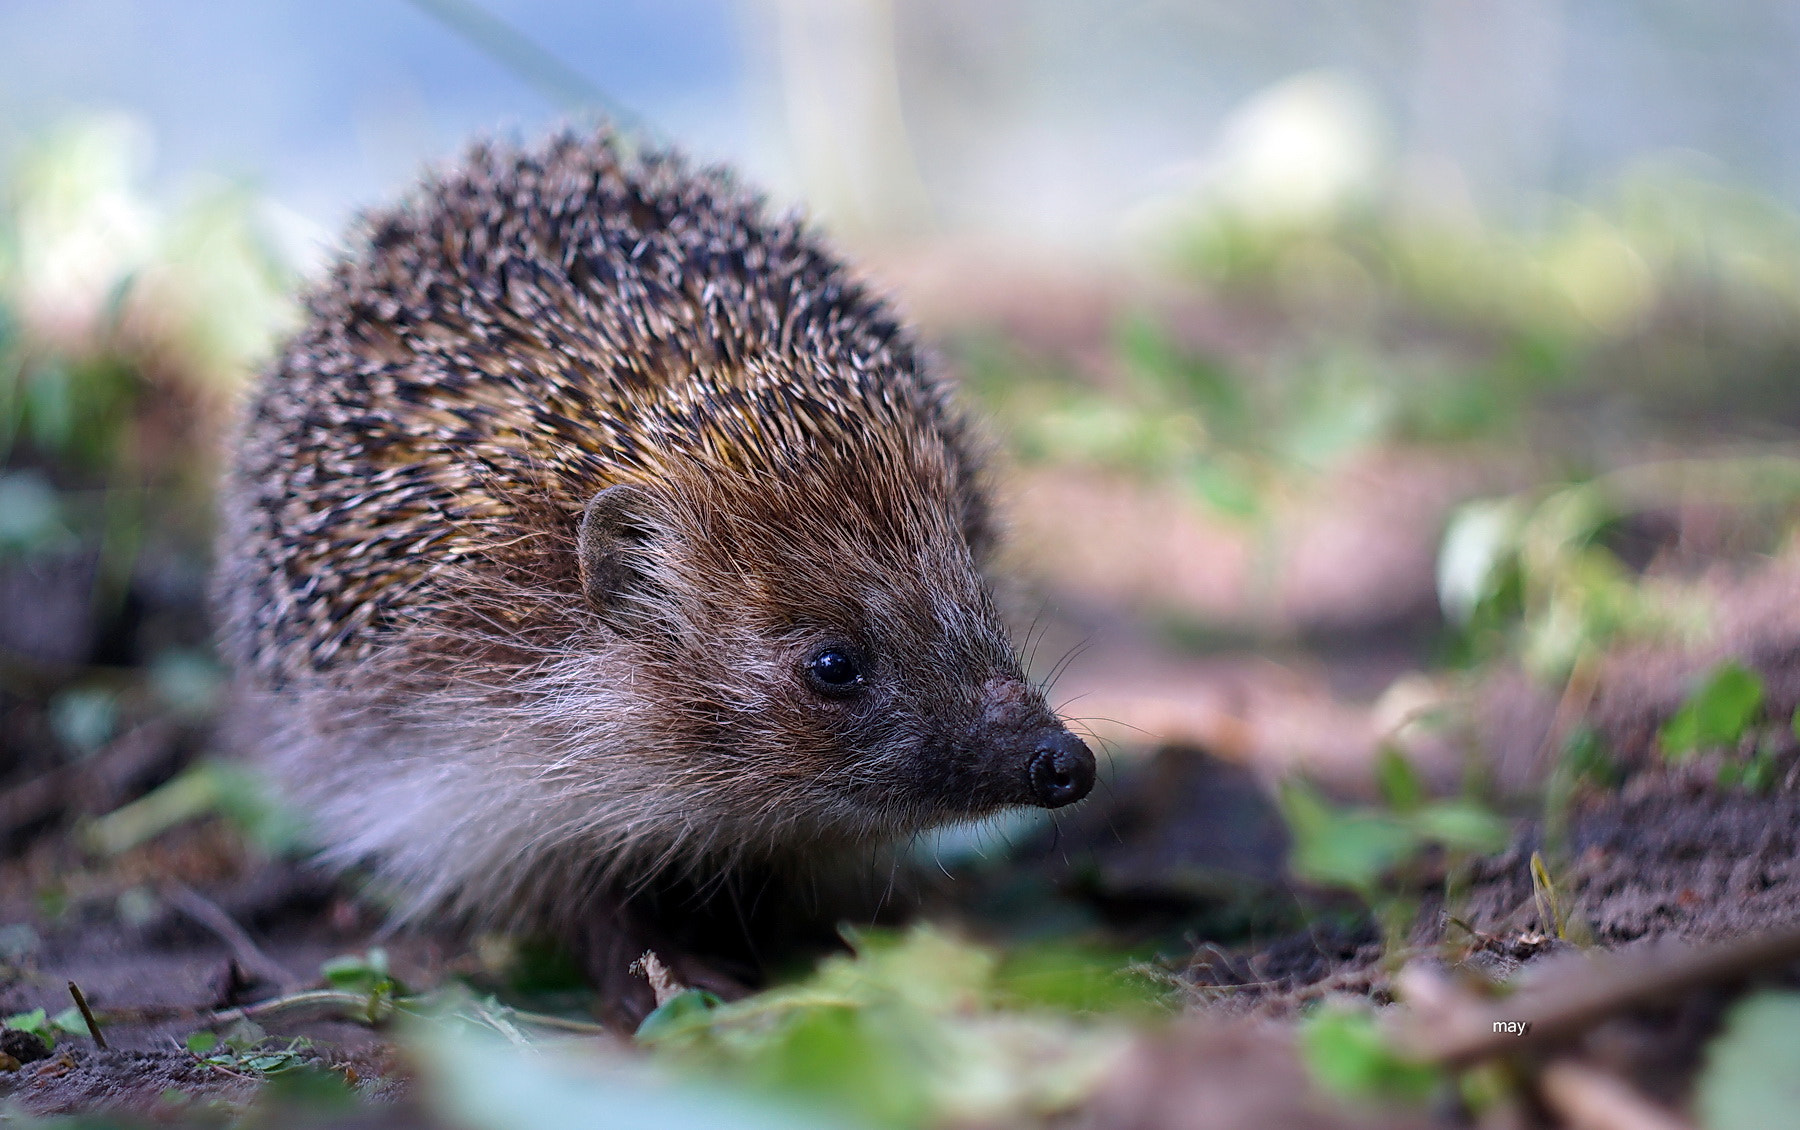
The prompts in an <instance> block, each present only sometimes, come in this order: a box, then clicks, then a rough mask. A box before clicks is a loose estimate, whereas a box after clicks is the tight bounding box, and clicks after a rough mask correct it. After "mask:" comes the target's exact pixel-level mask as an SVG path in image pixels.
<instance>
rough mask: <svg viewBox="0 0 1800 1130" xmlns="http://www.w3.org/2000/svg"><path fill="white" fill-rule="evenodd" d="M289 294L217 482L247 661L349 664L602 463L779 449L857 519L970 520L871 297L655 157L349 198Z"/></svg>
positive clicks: (714, 463) (975, 506)
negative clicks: (331, 259) (387, 202)
mask: <svg viewBox="0 0 1800 1130" xmlns="http://www.w3.org/2000/svg"><path fill="white" fill-rule="evenodd" d="M308 309H309V318H308V320H307V324H306V326H305V328H304V329H303V330H302V331H301V333H300V334H299V335H298V336H296V337H295V338H294V339H293V340H292V341H291V342H290V343H289V344H288V346H287V348H286V349H285V351H284V352H283V354H282V356H281V358H280V360H279V362H278V364H277V365H276V366H275V368H274V370H273V371H272V372H271V373H270V374H269V375H268V376H267V377H266V378H265V379H264V380H263V381H262V382H261V384H260V386H259V387H258V389H257V390H256V391H255V393H254V395H253V397H252V400H251V402H250V403H249V405H248V406H247V412H246V415H245V416H244V418H243V422H242V425H241V429H240V432H239V436H238V440H237V448H236V452H235V457H234V459H233V468H232V471H231V474H230V476H229V479H228V482H227V484H226V500H225V508H224V522H223V529H222V534H221V539H222V541H221V550H222V553H221V557H222V561H221V569H220V573H219V580H218V586H217V591H218V598H219V605H220V611H221V614H222V619H223V622H224V629H225V630H224V633H223V635H224V643H225V647H226V650H227V652H228V653H229V654H228V658H230V659H231V660H232V661H233V662H234V663H235V664H236V665H237V666H238V667H239V668H240V670H245V671H255V672H257V673H258V675H259V676H260V677H261V678H262V679H263V680H264V681H267V682H270V683H280V682H282V681H283V680H285V679H287V678H289V677H291V676H293V675H296V674H299V673H302V672H306V671H319V670H327V669H342V668H343V667H344V666H346V665H349V664H354V662H355V661H356V660H358V659H359V658H361V657H363V656H366V655H368V654H370V653H371V652H372V650H374V649H376V648H378V647H380V646H382V645H383V643H384V642H385V641H386V639H387V638H388V637H389V636H391V635H392V634H393V629H395V628H396V626H399V625H404V624H405V623H406V622H407V621H408V620H409V619H411V618H416V617H419V616H422V615H429V614H430V612H431V609H432V607H433V604H434V602H435V601H438V600H440V599H441V597H442V594H441V592H440V589H441V587H442V582H443V579H444V578H446V577H449V576H452V575H455V576H459V577H462V578H464V580H465V581H466V579H467V578H468V577H470V576H474V577H476V578H477V579H479V578H480V576H481V575H482V572H483V571H484V570H489V571H491V570H494V569H499V568H504V567H506V565H505V563H506V561H508V560H509V554H510V555H511V557H510V559H514V560H517V561H519V562H524V561H526V560H527V559H528V558H530V556H531V554H532V553H533V552H536V553H537V554H538V556H539V558H540V559H541V558H542V556H543V554H544V552H545V549H544V547H545V546H546V545H548V546H550V547H551V548H552V549H555V550H557V551H559V552H560V551H561V550H563V549H565V548H566V547H567V545H568V544H570V539H572V534H573V526H574V523H575V520H576V518H577V517H578V515H579V514H580V512H581V509H582V507H583V505H584V504H585V502H586V500H587V499H588V498H589V497H591V496H592V494H593V493H594V492H595V491H597V490H599V489H601V488H602V487H604V486H606V485H609V484H611V483H615V482H620V481H627V480H634V481H650V482H657V481H664V480H667V479H669V478H671V477H679V476H684V475H685V476H692V475H694V474H696V473H699V474H719V475H724V476H728V477H731V478H734V479H736V480H739V481H749V482H753V481H755V480H756V479H757V478H758V477H759V476H761V475H787V476H791V475H792V474H793V473H794V471H795V467H796V459H797V457H798V456H800V454H801V453H802V452H803V451H804V452H810V453H811V455H810V456H809V458H811V459H813V460H815V461H819V462H820V466H819V468H818V473H819V474H821V475H831V474H836V475H839V476H840V477H844V476H845V474H846V472H848V471H851V470H854V471H855V474H854V475H853V476H850V477H853V478H855V479H857V480H859V481H861V486H860V487H857V486H856V484H854V483H852V482H850V481H849V477H846V478H845V481H844V486H845V489H846V490H850V489H852V488H853V487H855V488H856V489H858V490H859V491H860V494H861V495H862V496H864V497H859V498H858V499H855V500H851V499H849V498H846V500H845V501H846V503H847V504H849V503H852V502H853V501H854V503H855V504H857V505H860V506H862V508H863V510H864V511H865V512H867V513H868V514H869V515H870V516H871V517H872V518H875V519H880V518H881V514H882V508H883V507H884V506H886V507H888V508H889V509H894V508H896V507H897V508H899V510H905V509H909V508H916V507H918V506H920V505H924V506H927V507H938V508H940V509H942V508H944V507H950V508H953V509H954V510H955V511H956V518H957V520H958V521H960V523H961V525H962V527H963V530H964V533H965V534H966V535H967V536H968V537H969V539H970V542H971V544H972V545H974V546H975V548H976V549H977V551H978V552H979V550H980V548H981V543H983V542H984V541H985V540H986V536H987V533H986V523H987V514H986V509H985V506H984V503H983V495H982V492H981V490H980V489H979V485H978V483H977V481H976V480H977V474H978V462H979V461H978V460H977V459H976V458H975V456H974V454H973V453H972V451H971V441H970V440H969V438H968V436H967V434H966V432H965V430H964V428H963V427H962V425H961V423H960V422H959V421H958V419H957V417H956V416H955V414H954V412H953V410H952V409H951V407H950V406H949V404H948V401H947V398H946V393H945V390H944V389H943V387H942V386H941V385H940V384H939V383H938V382H937V381H936V380H934V379H933V378H932V377H931V376H930V375H929V374H928V373H926V372H925V371H924V370H923V368H922V366H921V361H920V358H919V356H918V354H917V351H916V349H915V346H914V344H913V342H912V341H911V339H910V338H909V336H908V335H907V333H906V332H905V331H904V330H903V329H902V328H901V326H900V325H899V324H898V322H897V321H896V319H895V318H894V316H893V315H892V314H891V313H890V311H889V310H888V309H887V307H886V306H885V305H884V303H883V302H881V301H880V300H879V299H878V298H876V297H874V296H873V295H871V294H870V293H869V292H867V291H866V290H865V289H864V288H863V287H862V286H860V285H859V284H858V283H856V282H855V281H853V280H852V279H851V278H850V277H849V275H848V274H847V272H846V270H845V268H844V267H843V265H842V264H841V263H840V262H839V261H838V260H837V259H836V258H835V257H833V255H832V254H831V253H830V252H829V251H828V250H827V249H826V248H825V247H824V246H823V245H822V243H821V242H820V241H819V239H818V238H817V237H816V236H814V235H813V234H812V233H811V232H809V231H808V230H807V229H806V228H805V227H804V226H803V225H802V224H801V223H799V222H798V221H796V220H794V219H774V218H770V217H769V216H767V215H766V213H765V210H764V207H763V204H762V202H761V201H760V200H759V199H757V198H755V197H753V196H750V195H746V194H744V193H742V192H740V191H739V190H737V189H736V188H735V187H734V186H733V185H732V184H731V183H730V181H729V179H728V177H727V176H726V175H725V174H724V173H723V172H720V171H703V172H695V171H692V170H690V169H689V168H688V167H686V165H685V164H684V163H683V162H682V161H681V160H679V159H678V158H676V157H675V156H673V155H671V154H666V153H656V154H649V155H646V156H643V157H641V158H637V159H635V160H625V159H622V158H621V157H620V156H619V154H618V152H617V146H616V145H615V144H614V142H613V140H612V139H611V138H610V137H608V136H605V135H600V136H594V137H586V138H577V137H574V136H563V137H560V138H558V139H556V140H554V141H553V142H551V143H550V144H549V145H547V146H545V147H543V148H542V149H540V150H536V151H529V152H520V151H513V150H503V149H498V148H492V147H479V148H477V149H475V150H474V151H472V152H471V153H470V154H469V155H468V156H467V158H466V159H465V160H464V161H463V163H462V164H461V165H459V166H458V167H456V168H455V169H453V170H451V171H450V172H448V173H446V174H444V175H442V176H440V177H438V178H437V179H435V180H433V181H431V182H430V183H428V184H427V185H426V186H425V187H424V188H423V189H422V190H420V192H419V193H417V194H416V195H415V196H414V197H413V198H412V199H410V200H409V201H407V202H406V203H404V204H402V205H401V206H400V207H397V208H395V209H393V210H391V211H388V212H383V213H378V214H375V215H373V216H371V217H370V218H369V219H368V220H367V221H366V223H365V225H364V233H363V235H362V237H361V240H360V243H359V246H357V247H356V248H355V249H354V250H353V251H352V253H351V254H350V255H349V256H348V257H347V258H346V259H344V260H343V261H342V262H341V263H340V264H339V265H338V266H337V268H336V269H335V270H334V271H333V272H332V274H331V276H330V277H329V279H328V280H327V281H326V282H325V283H324V284H323V285H321V286H320V287H319V288H318V289H317V290H315V291H314V292H313V293H312V294H311V296H310V298H309V303H308ZM834 468H835V469H834ZM921 495H923V497H922V498H921V497H919V496H921ZM893 517H894V520H897V521H898V520H903V515H900V514H899V513H898V512H897V511H896V513H895V514H894V515H893ZM520 546H524V547H525V548H523V549H519V548H517V547H520ZM520 567H524V566H523V565H521V566H520ZM571 567H572V560H571Z"/></svg>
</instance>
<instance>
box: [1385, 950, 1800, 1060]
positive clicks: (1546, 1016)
mask: <svg viewBox="0 0 1800 1130" xmlns="http://www.w3.org/2000/svg"><path fill="white" fill-rule="evenodd" d="M1795 961H1800V924H1796V925H1791V926H1786V927H1783V928H1781V929H1778V930H1772V931H1769V932H1768V933H1764V934H1758V935H1755V936H1752V937H1748V938H1738V939H1734V940H1733V941H1730V942H1724V943H1721V944H1719V945H1714V946H1706V947H1702V948H1688V947H1680V948H1675V947H1665V948H1661V949H1657V950H1650V951H1639V952H1636V953H1623V954H1612V955H1609V956H1607V957H1605V958H1602V959H1599V960H1591V961H1589V962H1587V963H1585V964H1584V966H1583V968H1581V969H1579V970H1576V971H1570V972H1568V973H1563V974H1560V975H1556V976H1552V977H1549V978H1547V979H1546V981H1545V982H1544V983H1542V984H1537V985H1533V986H1531V987H1530V988H1527V989H1523V990H1521V991H1519V992H1518V993H1515V994H1513V995H1512V996H1510V997H1507V998H1505V999H1503V1000H1498V1001H1492V1002H1486V1001H1484V1002H1482V1004H1481V1005H1480V1006H1479V1007H1473V1008H1460V1007H1459V1008H1455V1009H1448V1010H1432V1011H1435V1012H1436V1015H1435V1016H1433V1017H1431V1018H1430V1019H1426V1018H1425V1017H1424V1016H1421V1017H1420V1018H1419V1019H1418V1021H1417V1022H1415V1023H1413V1024H1412V1025H1410V1026H1409V1029H1408V1030H1403V1031H1404V1034H1403V1037H1402V1038H1403V1040H1404V1042H1405V1044H1406V1045H1407V1047H1408V1048H1409V1049H1410V1050H1411V1053H1412V1054H1413V1055H1415V1056H1417V1057H1418V1058H1420V1059H1422V1060H1425V1061H1427V1062H1431V1063H1441V1064H1446V1065H1449V1066H1460V1065H1465V1064H1470V1063H1475V1062H1478V1061H1480V1060H1483V1059H1486V1058H1488V1057H1490V1056H1494V1055H1498V1054H1502V1053H1506V1052H1512V1051H1517V1050H1520V1049H1521V1048H1522V1047H1524V1046H1527V1045H1537V1044H1542V1043H1549V1042H1553V1041H1555V1040H1560V1039H1566V1038H1568V1037H1570V1036H1574V1035H1577V1034H1578V1033H1580V1032H1582V1031H1584V1030H1586V1029H1588V1028H1590V1027H1592V1026H1594V1025H1595V1024H1598V1023H1600V1022H1601V1021H1603V1020H1605V1019H1607V1018H1608V1017H1610V1016H1612V1015H1613V1014H1615V1013H1617V1012H1618V1011H1620V1010H1621V1009H1624V1008H1629V1007H1632V1006H1635V1005H1641V1004H1647V1003H1650V1002H1653V1001H1656V1000H1660V999H1663V998H1666V997H1670V996H1674V995H1676V994H1678V993H1681V992H1684V991H1686V990H1689V989H1694V988H1698V987H1700V986H1702V985H1709V984H1713V983H1715V982H1719V981H1728V980H1732V979H1734V978H1738V977H1745V976H1749V975H1751V974H1754V973H1759V972H1762V971H1764V970H1767V969H1771V968H1777V967H1780V966H1783V965H1788V964H1791V963H1793V962H1795ZM1519 1022H1526V1023H1528V1024H1529V1025H1530V1027H1529V1028H1528V1029H1527V1031H1526V1032H1525V1033H1524V1034H1523V1035H1517V1034H1514V1033H1516V1032H1517V1027H1516V1026H1517V1024H1518V1023H1519Z"/></svg>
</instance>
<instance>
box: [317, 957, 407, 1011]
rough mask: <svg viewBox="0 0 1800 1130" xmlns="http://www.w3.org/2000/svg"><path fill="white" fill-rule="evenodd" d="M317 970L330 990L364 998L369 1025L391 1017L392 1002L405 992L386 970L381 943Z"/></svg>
mask: <svg viewBox="0 0 1800 1130" xmlns="http://www.w3.org/2000/svg"><path fill="white" fill-rule="evenodd" d="M319 972H320V973H321V974H322V975H323V976H324V978H325V983H326V984H328V985H330V986H331V987H332V988H333V989H336V990H338V991H339V992H345V993H354V994H356V995H358V996H361V997H365V998H367V1001H368V1004H367V1006H366V1009H365V1011H366V1013H367V1017H366V1019H367V1021H368V1023H370V1024H377V1023H380V1022H381V1021H382V1020H384V1019H386V1018H387V1017H389V1016H391V1015H392V1014H393V1011H394V1006H395V1003H396V1002H397V1001H398V1000H399V998H401V997H404V996H406V995H407V993H406V987H405V986H404V985H402V984H401V983H400V981H399V980H398V979H397V978H396V977H395V976H394V975H393V974H392V973H391V972H390V971H389V970H388V956H387V951H386V950H384V949H382V948H381V947H380V946H375V947H372V948H371V949H370V950H369V951H368V952H367V953H364V954H345V955H343V956H340V957H334V958H332V959H331V960H330V961H327V962H325V963H324V964H323V965H321V966H320V967H319Z"/></svg>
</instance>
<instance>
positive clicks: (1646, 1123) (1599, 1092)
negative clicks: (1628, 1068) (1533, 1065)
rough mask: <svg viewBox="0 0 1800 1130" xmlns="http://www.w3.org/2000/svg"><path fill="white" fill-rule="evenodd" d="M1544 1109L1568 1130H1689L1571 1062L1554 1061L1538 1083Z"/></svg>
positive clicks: (1608, 1076) (1615, 1082)
mask: <svg viewBox="0 0 1800 1130" xmlns="http://www.w3.org/2000/svg"><path fill="white" fill-rule="evenodd" d="M1538 1090H1539V1093H1541V1094H1542V1095H1543V1097H1544V1105H1545V1106H1547V1107H1549V1108H1550V1110H1551V1111H1552V1112H1553V1113H1555V1114H1556V1115H1557V1116H1559V1117H1560V1118H1561V1119H1562V1121H1563V1122H1565V1123H1567V1124H1568V1126H1569V1130H1693V1127H1692V1125H1691V1124H1690V1123H1689V1122H1688V1121H1687V1120H1686V1119H1683V1118H1680V1117H1677V1116H1676V1115H1674V1114H1672V1113H1670V1112H1669V1111H1667V1110H1664V1109H1663V1108H1662V1107H1660V1106H1657V1105H1656V1104H1655V1103H1653V1102H1651V1101H1650V1100H1649V1099H1646V1098H1645V1097H1644V1096H1643V1095H1640V1094H1639V1093H1638V1092H1637V1091H1636V1090H1634V1089H1633V1088H1632V1086H1631V1085H1630V1084H1629V1083H1627V1082H1625V1080H1623V1079H1621V1078H1619V1077H1618V1076H1616V1075H1613V1074H1612V1073H1610V1072H1607V1071H1601V1070H1600V1069H1599V1068H1595V1067H1589V1066H1588V1065H1587V1064H1584V1063H1577V1062H1575V1061H1574V1060H1568V1059H1564V1060H1558V1061H1557V1062H1555V1063H1552V1064H1550V1065H1549V1066H1548V1067H1546V1068H1544V1071H1543V1074H1542V1075H1541V1076H1540V1077H1539V1079H1538Z"/></svg>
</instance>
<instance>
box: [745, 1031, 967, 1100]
mask: <svg viewBox="0 0 1800 1130" xmlns="http://www.w3.org/2000/svg"><path fill="white" fill-rule="evenodd" d="M896 1021H904V1016H903V1015H902V1014H896V1013H892V1012H888V1011H887V1010H876V1009H868V1008H861V1009H859V1008H851V1007H846V1006H824V1007H819V1008H811V1009H805V1010H802V1011H799V1012H796V1013H795V1014H794V1015H793V1016H792V1017H791V1018H790V1019H789V1021H788V1022H787V1023H786V1024H784V1025H783V1026H782V1029H781V1030H780V1031H779V1033H778V1035H777V1037H776V1038H775V1040H773V1041H772V1042H771V1044H770V1045H769V1046H768V1047H767V1048H766V1049H765V1050H764V1051H763V1053H762V1054H761V1055H760V1056H758V1057H757V1058H756V1059H755V1060H754V1061H753V1062H752V1063H751V1064H750V1065H749V1066H750V1077H751V1078H752V1079H754V1080H756V1081H758V1082H760V1083H762V1084H764V1085H765V1086H768V1087H769V1088H770V1089H771V1090H774V1091H776V1092H785V1093H789V1094H795V1095H804V1096H806V1097H808V1098H811V1099H814V1100H817V1101H821V1102H823V1103H826V1104H827V1105H829V1106H832V1107H835V1108H838V1109H840V1110H845V1111H850V1112H854V1113H856V1114H859V1115H861V1116H862V1117H863V1118H865V1119H867V1120H868V1121H870V1122H873V1123H876V1124H878V1125H885V1126H915V1125H918V1124H919V1123H920V1122H921V1121H923V1120H924V1117H925V1115H926V1113H927V1111H928V1110H929V1107H930V1094H929V1090H928V1088H929V1081H930V1075H931V1069H932V1067H933V1064H932V1063H931V1062H930V1060H929V1051H930V1049H929V1048H928V1047H926V1046H920V1045H918V1044H914V1043H913V1042H911V1041H908V1040H906V1039H905V1038H904V1037H905V1034H906V1031H905V1030H906V1025H905V1024H904V1023H896Z"/></svg>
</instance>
